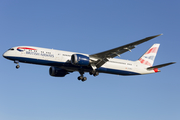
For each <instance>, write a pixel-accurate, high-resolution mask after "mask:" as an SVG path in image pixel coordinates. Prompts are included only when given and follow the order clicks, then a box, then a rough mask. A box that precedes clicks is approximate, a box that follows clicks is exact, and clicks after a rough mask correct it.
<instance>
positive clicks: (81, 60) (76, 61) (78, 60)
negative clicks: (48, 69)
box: [71, 54, 89, 66]
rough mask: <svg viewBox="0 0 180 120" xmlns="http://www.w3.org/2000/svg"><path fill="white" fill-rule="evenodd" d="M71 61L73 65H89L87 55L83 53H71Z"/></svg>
mask: <svg viewBox="0 0 180 120" xmlns="http://www.w3.org/2000/svg"><path fill="white" fill-rule="evenodd" d="M71 63H72V64H73V65H79V66H88V65H89V56H85V55H81V54H73V55H72V56H71Z"/></svg>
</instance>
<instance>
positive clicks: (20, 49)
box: [17, 47, 37, 52]
mask: <svg viewBox="0 0 180 120" xmlns="http://www.w3.org/2000/svg"><path fill="white" fill-rule="evenodd" d="M17 50H18V51H20V52H23V51H24V50H37V49H34V48H29V47H18V48H17Z"/></svg>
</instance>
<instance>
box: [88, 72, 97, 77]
mask: <svg viewBox="0 0 180 120" xmlns="http://www.w3.org/2000/svg"><path fill="white" fill-rule="evenodd" d="M89 74H90V75H93V76H98V75H99V73H98V72H97V71H91V72H89Z"/></svg>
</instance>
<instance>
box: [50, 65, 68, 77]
mask: <svg viewBox="0 0 180 120" xmlns="http://www.w3.org/2000/svg"><path fill="white" fill-rule="evenodd" d="M49 74H50V75H51V76H54V77H64V76H65V75H66V74H69V73H68V71H67V70H64V69H61V68H58V67H50V68H49Z"/></svg>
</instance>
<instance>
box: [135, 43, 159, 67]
mask: <svg viewBox="0 0 180 120" xmlns="http://www.w3.org/2000/svg"><path fill="white" fill-rule="evenodd" d="M159 46H160V44H154V45H153V46H152V47H151V48H150V49H149V50H148V51H147V52H146V53H145V54H144V55H143V56H141V58H139V60H138V61H139V62H140V63H142V64H144V65H147V66H150V67H151V66H153V63H154V60H155V57H156V54H157V51H158V48H159Z"/></svg>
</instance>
